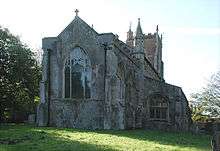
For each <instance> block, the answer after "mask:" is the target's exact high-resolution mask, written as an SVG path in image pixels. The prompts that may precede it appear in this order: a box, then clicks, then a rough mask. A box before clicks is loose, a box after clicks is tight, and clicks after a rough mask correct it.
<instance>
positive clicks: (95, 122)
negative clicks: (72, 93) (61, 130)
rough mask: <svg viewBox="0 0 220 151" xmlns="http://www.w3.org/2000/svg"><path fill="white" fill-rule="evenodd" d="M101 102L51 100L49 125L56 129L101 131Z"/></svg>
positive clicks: (89, 100) (90, 100)
mask: <svg viewBox="0 0 220 151" xmlns="http://www.w3.org/2000/svg"><path fill="white" fill-rule="evenodd" d="M103 103H104V101H103V100H92V99H87V100H83V99H82V100H79V99H77V100H75V99H53V100H51V107H50V110H51V111H50V113H51V114H50V116H51V117H50V124H51V126H56V127H70V128H83V129H103V112H104V110H103Z"/></svg>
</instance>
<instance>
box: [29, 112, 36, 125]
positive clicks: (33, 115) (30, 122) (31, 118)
mask: <svg viewBox="0 0 220 151" xmlns="http://www.w3.org/2000/svg"><path fill="white" fill-rule="evenodd" d="M35 117H36V115H35V114H30V115H28V123H29V124H34V123H35Z"/></svg>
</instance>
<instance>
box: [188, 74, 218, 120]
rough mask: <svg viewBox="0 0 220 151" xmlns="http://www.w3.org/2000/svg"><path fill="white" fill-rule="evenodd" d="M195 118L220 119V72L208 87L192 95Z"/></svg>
mask: <svg viewBox="0 0 220 151" xmlns="http://www.w3.org/2000/svg"><path fill="white" fill-rule="evenodd" d="M191 102H192V108H193V118H194V120H195V119H197V120H198V119H200V118H199V117H203V118H204V116H205V117H208V118H210V117H211V118H220V71H218V72H217V73H216V74H214V75H213V76H212V77H211V79H210V80H209V82H208V84H207V86H206V87H205V88H204V89H203V90H202V91H201V92H200V93H196V94H192V101H191Z"/></svg>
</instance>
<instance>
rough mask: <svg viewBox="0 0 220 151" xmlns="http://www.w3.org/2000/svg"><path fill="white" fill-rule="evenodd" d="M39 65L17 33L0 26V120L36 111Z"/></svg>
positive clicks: (17, 119) (19, 116)
mask: <svg viewBox="0 0 220 151" xmlns="http://www.w3.org/2000/svg"><path fill="white" fill-rule="evenodd" d="M39 81H40V66H39V64H38V63H37V61H36V58H35V56H34V53H33V52H32V51H31V49H30V48H28V47H27V46H26V45H24V44H22V42H21V41H20V39H19V37H16V36H14V35H12V34H11V33H10V32H9V30H7V29H4V28H2V27H0V121H4V120H10V121H13V122H15V121H22V120H24V119H25V118H26V117H27V115H28V114H29V113H33V112H35V108H36V103H35V102H34V100H35V97H37V96H38V95H39Z"/></svg>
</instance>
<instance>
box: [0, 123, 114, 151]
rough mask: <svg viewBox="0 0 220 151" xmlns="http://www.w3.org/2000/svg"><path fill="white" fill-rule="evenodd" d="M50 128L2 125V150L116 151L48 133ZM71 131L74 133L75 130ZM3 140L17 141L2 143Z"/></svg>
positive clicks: (0, 150) (0, 134) (0, 129)
mask: <svg viewBox="0 0 220 151" xmlns="http://www.w3.org/2000/svg"><path fill="white" fill-rule="evenodd" d="M50 129H52V128H36V127H32V126H26V125H25V126H21V125H20V126H16V128H15V127H14V126H8V127H7V128H6V127H5V126H4V128H3V127H2V126H0V151H45V150H46V151H103V150H105V151H116V149H113V148H111V147H110V146H105V145H97V144H89V143H86V142H83V140H79V141H77V140H71V139H69V138H68V135H66V137H63V136H62V137H61V136H59V135H58V134H57V133H56V132H55V133H48V132H47V130H50ZM3 130H4V131H5V133H4V132H3ZM57 130H59V129H57ZM71 132H73V133H74V131H71ZM75 132H76V131H75ZM6 133H7V134H6ZM12 135H13V137H11V136H12ZM27 138H28V139H27ZM1 140H4V141H5V142H6V141H9V142H11V141H13V142H15V143H13V144H10V143H9V144H7V142H6V143H1ZM16 142H17V143H16Z"/></svg>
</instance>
